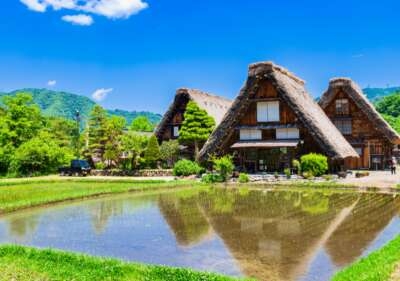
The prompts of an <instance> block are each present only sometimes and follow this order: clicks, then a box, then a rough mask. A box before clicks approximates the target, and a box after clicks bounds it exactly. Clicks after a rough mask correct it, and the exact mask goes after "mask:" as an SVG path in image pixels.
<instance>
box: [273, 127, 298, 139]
mask: <svg viewBox="0 0 400 281" xmlns="http://www.w3.org/2000/svg"><path fill="white" fill-rule="evenodd" d="M299 138H300V132H299V129H298V128H281V129H276V139H277V140H289V139H299Z"/></svg>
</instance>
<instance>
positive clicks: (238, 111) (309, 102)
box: [200, 62, 358, 161]
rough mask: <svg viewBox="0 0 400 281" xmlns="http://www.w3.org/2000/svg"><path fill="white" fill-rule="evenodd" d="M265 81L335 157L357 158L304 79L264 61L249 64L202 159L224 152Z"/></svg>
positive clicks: (323, 148) (332, 156)
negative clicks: (238, 90) (244, 78)
mask: <svg viewBox="0 0 400 281" xmlns="http://www.w3.org/2000/svg"><path fill="white" fill-rule="evenodd" d="M262 80H268V81H271V83H272V84H273V85H274V87H275V88H276V90H277V92H278V94H279V96H280V97H281V99H282V100H283V102H285V103H287V104H288V106H289V107H290V108H291V109H292V110H293V111H294V113H295V114H296V116H297V118H298V120H299V121H300V123H301V124H302V125H303V126H304V127H305V128H306V129H307V130H308V131H309V133H310V134H311V136H312V137H313V138H314V139H315V141H316V142H317V143H318V144H319V145H320V147H321V149H322V150H323V151H324V152H325V153H326V155H327V156H329V157H330V158H332V159H344V158H347V157H358V154H357V152H356V151H355V150H354V149H353V148H352V147H351V145H350V144H349V143H348V142H347V141H346V139H345V138H344V137H343V136H342V134H341V133H340V132H339V131H338V129H337V128H336V127H335V125H333V124H332V122H331V121H330V120H329V118H328V117H327V116H326V115H325V113H324V112H323V111H322V109H321V108H320V107H319V106H318V104H316V102H315V101H314V100H313V99H312V98H311V96H310V95H309V94H308V93H307V92H306V90H305V88H304V81H303V80H301V79H299V78H297V77H296V76H294V75H293V74H291V73H290V72H289V71H287V70H286V69H284V68H282V67H280V66H276V65H275V64H273V63H272V62H261V63H256V64H252V65H250V67H249V75H248V78H247V81H246V83H245V85H244V87H243V88H242V89H241V91H240V93H239V95H238V96H237V98H236V99H235V101H234V102H233V104H232V107H231V108H230V110H229V111H228V112H227V113H226V115H225V117H224V119H223V120H222V122H221V124H220V125H219V126H218V127H217V128H216V129H215V130H214V132H213V133H212V134H211V136H210V138H209V139H208V141H207V142H206V144H205V145H204V146H203V149H202V150H201V151H200V160H202V161H206V160H207V158H208V157H209V156H210V155H213V154H216V155H218V154H220V152H221V151H225V148H226V145H227V143H226V141H227V139H228V138H229V136H231V135H232V133H233V131H234V128H235V127H236V126H237V125H238V122H239V121H240V119H241V117H242V116H243V114H245V112H246V109H247V108H248V106H249V104H250V102H251V97H252V96H254V95H255V94H256V93H257V91H258V88H259V82H260V81H262Z"/></svg>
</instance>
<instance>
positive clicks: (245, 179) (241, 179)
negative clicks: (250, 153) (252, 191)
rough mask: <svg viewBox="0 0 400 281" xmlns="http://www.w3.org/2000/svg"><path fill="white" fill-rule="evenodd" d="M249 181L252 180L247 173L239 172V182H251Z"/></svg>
mask: <svg viewBox="0 0 400 281" xmlns="http://www.w3.org/2000/svg"><path fill="white" fill-rule="evenodd" d="M249 181H250V178H249V175H248V174H246V173H240V174H239V182H240V183H246V182H249Z"/></svg>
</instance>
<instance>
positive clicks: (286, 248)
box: [0, 188, 400, 280]
mask: <svg viewBox="0 0 400 281" xmlns="http://www.w3.org/2000/svg"><path fill="white" fill-rule="evenodd" d="M399 214H400V197H399V196H397V197H396V196H393V195H382V194H367V193H350V192H339V191H307V192H306V191H298V190H294V191H260V190H246V189H242V190H234V189H229V190H228V189H211V188H210V189H193V190H181V191H174V192H167V193H160V194H156V195H154V194H153V195H123V196H121V195H119V196H112V197H104V198H99V199H95V200H87V201H80V202H76V203H70V204H64V205H54V206H51V207H47V208H38V209H31V210H25V211H20V212H16V213H13V214H9V215H6V216H3V217H0V243H17V244H23V245H30V246H36V247H53V248H58V249H63V250H69V251H79V252H84V253H88V254H92V255H98V256H109V257H116V258H121V259H124V260H129V261H137V262H144V263H153V264H165V265H171V266H181V267H192V268H195V269H200V270H207V271H215V272H220V273H225V274H230V275H235V276H251V277H255V278H258V279H259V280H329V278H330V277H331V275H332V274H333V273H334V272H335V271H336V270H338V269H340V268H341V267H343V266H346V265H348V264H350V263H352V262H353V261H354V260H356V259H357V258H359V257H360V256H363V255H366V254H367V253H369V252H370V251H372V250H374V249H377V248H379V247H381V246H383V245H384V244H385V243H387V242H388V241H389V240H391V239H393V238H394V237H395V236H396V235H398V234H399V232H400V218H399Z"/></svg>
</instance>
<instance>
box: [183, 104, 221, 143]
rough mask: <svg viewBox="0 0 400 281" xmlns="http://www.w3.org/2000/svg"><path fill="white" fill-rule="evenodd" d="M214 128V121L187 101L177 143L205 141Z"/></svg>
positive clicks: (195, 105)
mask: <svg viewBox="0 0 400 281" xmlns="http://www.w3.org/2000/svg"><path fill="white" fill-rule="evenodd" d="M214 127H215V121H214V119H213V118H212V117H211V116H209V115H208V114H207V112H206V111H205V110H203V109H201V108H200V107H199V106H198V105H197V104H196V103H195V102H193V101H189V102H188V104H187V106H186V111H185V114H184V121H183V123H182V127H181V129H180V131H179V141H181V142H195V141H198V142H200V141H206V140H207V139H208V137H209V136H210V134H211V132H212V131H213V129H214Z"/></svg>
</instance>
